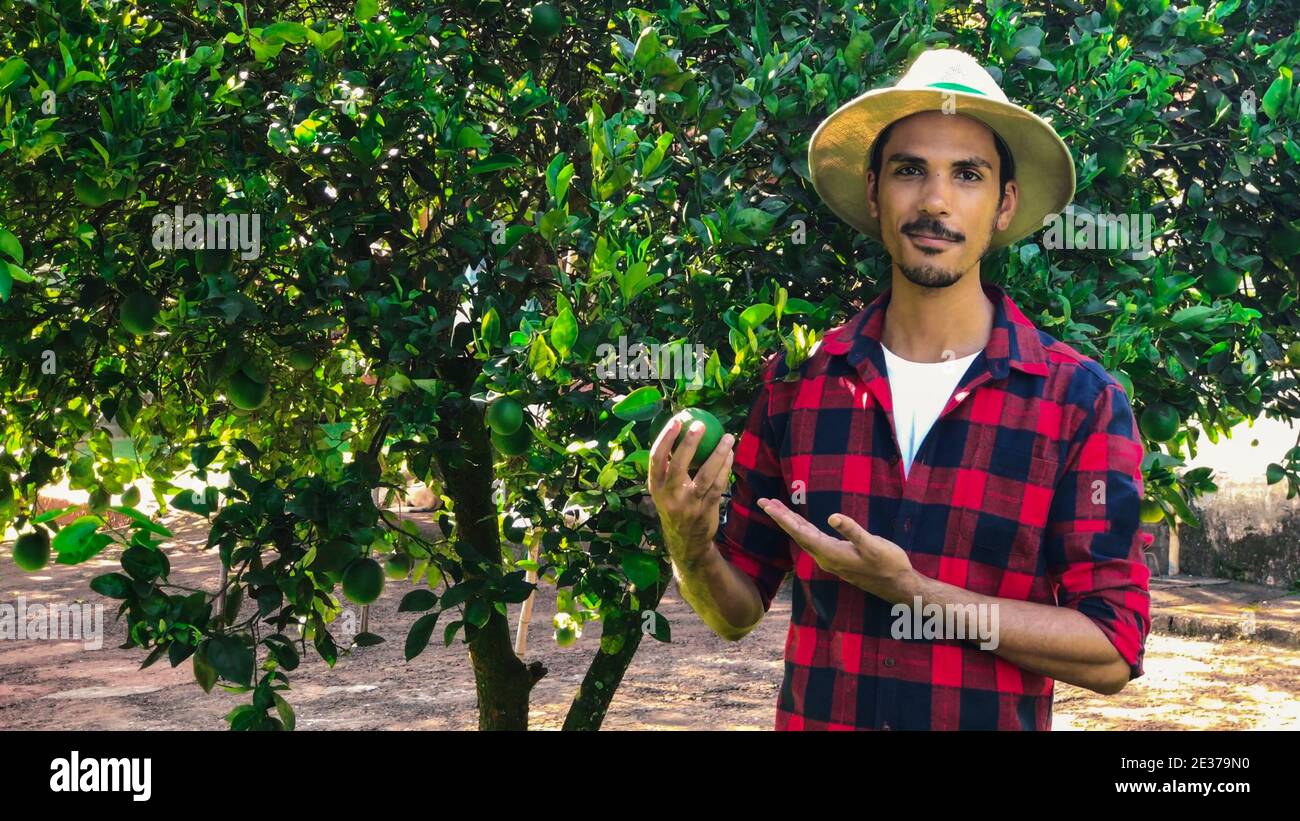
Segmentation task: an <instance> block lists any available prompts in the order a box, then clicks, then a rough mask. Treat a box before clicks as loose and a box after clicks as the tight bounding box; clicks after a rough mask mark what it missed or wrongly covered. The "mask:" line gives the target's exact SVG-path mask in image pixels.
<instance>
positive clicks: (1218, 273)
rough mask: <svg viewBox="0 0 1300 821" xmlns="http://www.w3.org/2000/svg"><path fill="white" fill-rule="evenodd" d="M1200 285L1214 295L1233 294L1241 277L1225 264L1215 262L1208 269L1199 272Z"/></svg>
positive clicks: (1239, 283) (1238, 285)
mask: <svg viewBox="0 0 1300 821" xmlns="http://www.w3.org/2000/svg"><path fill="white" fill-rule="evenodd" d="M1201 285H1203V286H1204V287H1205V290H1206V291H1208V292H1209V293H1211V294H1213V295H1214V296H1228V295H1229V294H1235V293H1236V292H1237V288H1238V287H1240V285H1241V277H1240V276H1238V275H1237V272H1236V271H1234V270H1232V269H1231V268H1229V267H1228V266H1226V265H1219V264H1217V263H1216V264H1215V265H1213V266H1211V267H1210V270H1208V271H1206V272H1205V273H1204V274H1201Z"/></svg>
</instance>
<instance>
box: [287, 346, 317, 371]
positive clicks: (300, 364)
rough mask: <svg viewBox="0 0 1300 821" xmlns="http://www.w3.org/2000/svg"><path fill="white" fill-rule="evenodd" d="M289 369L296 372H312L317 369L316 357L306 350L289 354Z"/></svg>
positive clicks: (300, 349)
mask: <svg viewBox="0 0 1300 821" xmlns="http://www.w3.org/2000/svg"><path fill="white" fill-rule="evenodd" d="M289 367H291V368H293V369H294V370H295V371H310V370H314V369H315V368H316V357H315V356H314V355H313V354H312V352H311V351H309V350H307V349H306V348H298V349H296V350H293V351H290V352H289Z"/></svg>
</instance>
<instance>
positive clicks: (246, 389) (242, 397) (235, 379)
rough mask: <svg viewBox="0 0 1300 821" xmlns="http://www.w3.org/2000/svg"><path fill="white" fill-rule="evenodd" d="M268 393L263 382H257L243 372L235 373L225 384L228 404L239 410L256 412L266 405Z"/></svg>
mask: <svg viewBox="0 0 1300 821" xmlns="http://www.w3.org/2000/svg"><path fill="white" fill-rule="evenodd" d="M269 393H270V391H269V390H268V388H267V386H266V383H265V382H258V381H256V380H254V379H253V378H252V377H250V376H249V375H248V374H246V373H244V372H243V371H235V372H234V373H233V374H231V375H230V380H229V381H228V382H226V395H227V396H229V397H230V404H232V405H234V406H235V407H237V408H239V409H241V410H257V409H258V408H260V407H262V405H264V404H266V397H267V395H268V394H269Z"/></svg>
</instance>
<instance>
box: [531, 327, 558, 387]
mask: <svg viewBox="0 0 1300 821" xmlns="http://www.w3.org/2000/svg"><path fill="white" fill-rule="evenodd" d="M555 366H556V359H555V352H554V351H552V350H551V346H550V345H547V344H546V340H545V339H543V338H542V335H541V334H538V335H537V336H536V337H534V339H533V344H532V347H530V348H529V349H528V367H529V368H530V369H531V370H532V372H533V373H534V374H536V375H538V376H540V377H542V378H543V379H546V378H548V377H549V376H550V375H551V374H552V373H554V372H555Z"/></svg>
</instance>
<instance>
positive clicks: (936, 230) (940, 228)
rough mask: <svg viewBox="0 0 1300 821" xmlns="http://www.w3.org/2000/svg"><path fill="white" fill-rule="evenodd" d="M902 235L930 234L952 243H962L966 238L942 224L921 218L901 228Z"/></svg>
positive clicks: (934, 220)
mask: <svg viewBox="0 0 1300 821" xmlns="http://www.w3.org/2000/svg"><path fill="white" fill-rule="evenodd" d="M903 233H904V234H917V233H920V234H930V235H931V236H935V237H939V238H940V239H950V240H952V241H954V242H964V241H965V240H966V236H965V235H964V234H960V233H958V232H956V231H949V230H948V229H947V228H946V227H945V226H944V225H943V223H941V222H939V221H938V220H936V219H931V218H928V217H922V218H921V219H918V220H914V221H912V222H909V223H907V224H906V225H904V226H903Z"/></svg>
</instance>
